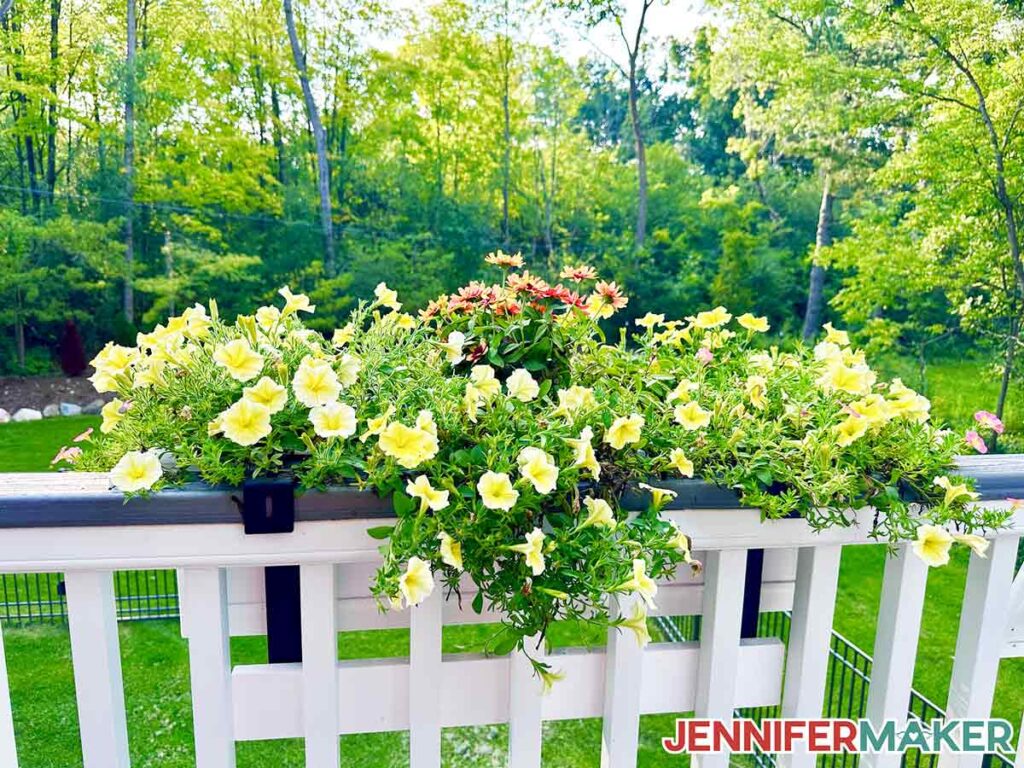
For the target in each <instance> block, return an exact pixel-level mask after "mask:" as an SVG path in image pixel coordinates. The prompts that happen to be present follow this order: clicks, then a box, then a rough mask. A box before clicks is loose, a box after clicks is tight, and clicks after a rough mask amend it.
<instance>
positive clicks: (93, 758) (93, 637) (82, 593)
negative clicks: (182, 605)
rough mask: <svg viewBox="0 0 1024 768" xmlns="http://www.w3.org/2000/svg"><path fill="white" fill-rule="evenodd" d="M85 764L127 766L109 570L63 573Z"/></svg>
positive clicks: (88, 767) (92, 766) (91, 766)
mask: <svg viewBox="0 0 1024 768" xmlns="http://www.w3.org/2000/svg"><path fill="white" fill-rule="evenodd" d="M64 583H65V585H66V587H67V599H68V627H69V629H70V630H71V658H72V661H73V662H74V667H75V670H74V671H75V698H76V699H77V701H78V724H79V728H80V730H81V735H82V757H83V759H84V762H85V768H127V767H128V765H129V760H128V725H127V720H126V718H125V711H124V685H123V682H122V679H121V648H120V645H119V644H118V639H117V608H116V606H115V603H114V579H113V574H112V573H111V572H110V571H69V572H68V573H67V574H66V575H65V577H64Z"/></svg>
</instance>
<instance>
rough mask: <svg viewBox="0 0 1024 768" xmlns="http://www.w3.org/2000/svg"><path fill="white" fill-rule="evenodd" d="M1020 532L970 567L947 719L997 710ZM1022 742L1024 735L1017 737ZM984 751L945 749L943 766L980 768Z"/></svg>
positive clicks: (974, 557) (974, 558) (1002, 540)
mask: <svg viewBox="0 0 1024 768" xmlns="http://www.w3.org/2000/svg"><path fill="white" fill-rule="evenodd" d="M1017 541H1018V537H1016V536H1001V537H999V538H997V539H995V540H994V541H993V542H992V545H991V546H990V547H989V550H988V556H987V557H984V558H981V557H978V556H977V555H972V556H971V561H970V565H969V566H968V567H967V586H966V587H965V588H964V601H963V607H962V608H961V611H960V629H959V632H958V633H957V638H956V656H955V657H954V661H953V673H952V676H951V677H950V682H949V699H948V700H947V703H946V717H947V718H949V719H955V718H963V719H978V718H986V717H989V716H990V715H991V713H992V698H993V696H994V695H995V690H996V677H997V675H998V674H999V659H1000V657H1001V656H1002V651H1003V648H1004V646H1005V645H1006V625H1007V606H1008V605H1009V597H1010V588H1011V585H1012V584H1013V569H1014V566H1015V565H1016V563H1017ZM1017 738H1018V742H1021V743H1024V739H1021V738H1020V735H1019V734H1018V736H1017ZM983 757H984V755H982V754H981V753H979V752H971V753H965V754H952V753H945V752H944V753H942V755H941V756H940V758H939V766H940V768H979V767H980V766H981V761H982V758H983Z"/></svg>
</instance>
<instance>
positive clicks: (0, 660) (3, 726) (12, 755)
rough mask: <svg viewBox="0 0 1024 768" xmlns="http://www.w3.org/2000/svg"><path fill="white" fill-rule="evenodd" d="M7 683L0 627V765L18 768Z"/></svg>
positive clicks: (5, 660)
mask: <svg viewBox="0 0 1024 768" xmlns="http://www.w3.org/2000/svg"><path fill="white" fill-rule="evenodd" d="M9 683H10V681H9V680H8V679H7V657H6V656H5V655H4V633H3V628H2V627H0V765H4V766H10V768H18V749H17V745H16V742H15V740H14V717H13V715H12V714H11V689H10V686H9Z"/></svg>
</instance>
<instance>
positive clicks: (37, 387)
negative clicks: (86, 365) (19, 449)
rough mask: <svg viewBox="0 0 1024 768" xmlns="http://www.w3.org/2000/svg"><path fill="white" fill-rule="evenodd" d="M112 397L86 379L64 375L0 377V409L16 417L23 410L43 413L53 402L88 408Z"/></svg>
mask: <svg viewBox="0 0 1024 768" xmlns="http://www.w3.org/2000/svg"><path fill="white" fill-rule="evenodd" d="M99 398H102V399H104V400H109V399H110V398H111V395H99V394H97V393H96V390H95V389H93V387H92V384H91V383H90V382H89V380H88V379H87V378H86V377H85V376H80V377H77V378H74V379H69V378H66V377H64V376H2V377H0V408H3V409H5V410H6V411H8V412H9V413H11V414H12V415H13V414H14V412H15V411H16V410H18V409H19V408H35V409H36V410H39V411H41V410H43V407H44V406H46V405H49V404H50V403H62V402H64V403H77V404H78V405H85V404H86V403H90V402H92V401H93V400H96V399H99Z"/></svg>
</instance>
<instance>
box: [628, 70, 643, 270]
mask: <svg viewBox="0 0 1024 768" xmlns="http://www.w3.org/2000/svg"><path fill="white" fill-rule="evenodd" d="M638 98H639V93H638V91H637V82H636V58H635V56H634V57H633V58H632V59H631V60H630V63H629V119H630V122H631V123H632V124H633V141H634V143H635V144H636V180H637V189H636V231H635V232H634V235H633V244H634V245H635V246H636V248H637V250H639V249H641V248H643V247H644V243H645V242H646V241H647V147H646V145H645V144H644V132H643V127H642V126H641V125H640V107H639V105H638V103H637V101H638Z"/></svg>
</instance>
